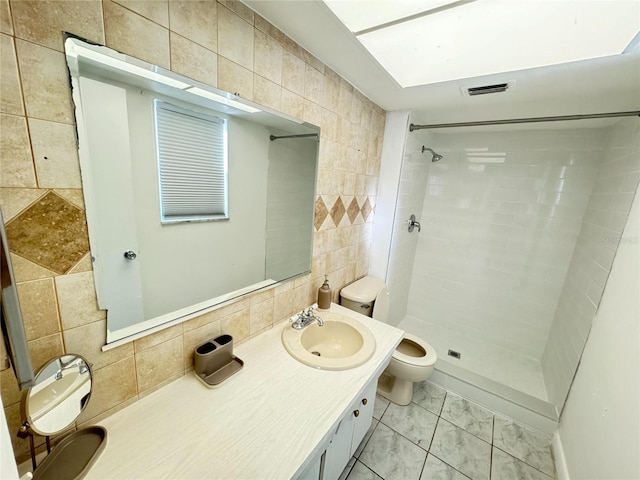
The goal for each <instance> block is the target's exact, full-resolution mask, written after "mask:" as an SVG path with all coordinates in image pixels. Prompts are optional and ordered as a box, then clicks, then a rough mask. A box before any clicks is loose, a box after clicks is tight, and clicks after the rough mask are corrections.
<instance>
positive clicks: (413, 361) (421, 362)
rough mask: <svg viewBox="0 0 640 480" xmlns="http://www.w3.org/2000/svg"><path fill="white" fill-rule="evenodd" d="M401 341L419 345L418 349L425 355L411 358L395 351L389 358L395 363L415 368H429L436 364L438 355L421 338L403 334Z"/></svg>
mask: <svg viewBox="0 0 640 480" xmlns="http://www.w3.org/2000/svg"><path fill="white" fill-rule="evenodd" d="M403 340H409V341H411V342H413V343H415V344H417V345H419V346H420V348H422V349H423V350H424V351H425V352H426V355H424V356H422V357H413V356H411V355H407V354H404V353H402V352H400V351H398V350H397V349H396V350H394V352H393V355H392V356H391V357H392V358H393V359H395V360H396V361H398V362H402V363H406V364H407V365H414V366H416V367H431V366H433V365H434V364H435V363H436V360H438V355H437V354H436V351H435V349H434V348H433V347H432V346H431V345H429V344H428V343H427V342H425V341H424V340H423V339H422V338H420V337H418V336H416V335H412V334H410V333H407V332H405V334H404V337H403Z"/></svg>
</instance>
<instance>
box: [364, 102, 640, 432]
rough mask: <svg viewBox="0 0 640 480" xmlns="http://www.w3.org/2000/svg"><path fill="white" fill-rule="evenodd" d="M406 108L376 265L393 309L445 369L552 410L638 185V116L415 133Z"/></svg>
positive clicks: (394, 317)
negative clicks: (382, 252) (389, 213)
mask: <svg viewBox="0 0 640 480" xmlns="http://www.w3.org/2000/svg"><path fill="white" fill-rule="evenodd" d="M395 113H396V114H397V113H398V112H395ZM404 114H405V119H404V120H402V118H401V116H400V117H396V123H398V121H397V120H398V118H400V122H399V123H398V124H399V125H400V126H401V127H404V128H399V129H398V130H397V131H399V130H404V132H403V135H404V138H405V141H404V144H403V145H402V149H399V150H397V151H398V152H400V151H403V153H402V155H398V156H396V157H397V159H396V160H395V161H396V162H399V157H400V156H401V157H402V161H401V165H400V168H399V169H397V173H396V176H395V177H394V175H389V176H388V177H387V180H386V182H387V184H388V187H389V186H392V185H393V182H394V181H396V180H397V188H396V189H395V191H391V190H392V189H391V188H387V192H388V195H387V197H386V198H387V199H391V200H387V202H388V205H387V206H385V199H384V198H382V197H381V198H380V200H379V202H381V203H380V208H381V210H384V209H385V208H387V209H389V210H390V209H391V205H392V204H393V218H394V221H393V225H389V228H388V232H389V239H388V250H387V251H388V257H387V259H386V264H384V262H383V265H378V266H375V267H374V268H373V270H374V274H378V275H379V276H384V277H385V278H386V282H387V284H388V285H389V287H390V294H391V307H390V320H391V322H392V323H394V324H395V325H396V326H399V327H400V328H402V329H403V330H405V331H407V332H409V333H412V334H415V335H418V336H420V337H422V338H423V339H425V340H426V341H427V342H428V343H429V344H431V345H432V346H433V347H434V348H435V349H436V351H437V353H438V357H439V360H438V363H437V364H436V371H437V372H436V373H438V372H440V374H444V375H446V376H449V377H452V378H456V379H458V380H459V381H462V382H466V383H467V384H471V385H473V386H474V387H476V388H478V389H481V390H483V391H485V392H489V393H491V394H493V395H497V396H498V397H500V398H504V399H507V400H508V401H511V402H514V403H516V404H518V405H520V406H521V407H523V408H525V409H528V410H530V411H532V412H535V413H537V414H539V415H543V416H545V417H547V418H549V419H550V420H552V421H556V420H557V419H558V417H559V414H560V412H561V410H562V407H563V405H564V402H565V400H566V397H567V394H568V392H569V388H570V386H571V382H572V379H573V376H574V374H575V371H576V369H577V366H578V363H579V360H580V356H581V354H582V349H583V347H584V345H585V342H586V339H587V336H588V334H589V330H590V326H591V322H592V320H593V318H594V315H595V313H596V310H597V308H598V304H599V301H600V298H601V296H602V292H603V290H604V288H605V285H606V281H607V276H608V273H609V270H610V268H611V264H612V262H613V258H614V255H615V252H616V249H617V246H618V243H619V242H620V241H621V235H622V230H623V227H624V225H625V222H626V219H627V216H628V214H629V210H630V207H631V203H632V201H633V198H634V195H635V194H636V191H637V189H638V183H639V180H640V118H638V116H637V115H636V116H635V117H625V118H608V119H588V120H575V121H553V122H536V123H518V124H512V125H480V126H478V125H476V126H467V127H450V128H426V129H420V130H417V129H416V130H414V131H413V132H410V131H409V129H407V128H406V127H407V126H408V123H409V121H410V120H409V113H408V112H405V113H404ZM387 122H388V123H387V125H388V126H390V125H391V126H393V122H391V124H390V123H389V118H388V120H387ZM392 130H393V129H392ZM385 141H386V138H385ZM390 149H391V147H390V148H389V149H388V150H387V155H386V157H385V155H384V151H383V163H384V162H388V161H389V159H390V158H392V157H393V152H390ZM436 152H437V153H436ZM435 159H437V160H439V161H437V162H436V161H434V160H435ZM391 163H393V161H391ZM384 168H387V170H386V172H392V173H393V168H392V167H390V166H389V165H387V166H386V167H385V166H384V165H383V169H384ZM382 175H383V173H381V181H382V178H383V177H382ZM394 179H395V180H394ZM383 191H384V186H383V187H381V194H382V193H383ZM411 215H415V221H417V222H419V223H420V226H421V229H420V231H418V229H413V231H412V232H409V230H410V229H409V227H410V226H411V222H409V218H410V216H411ZM376 228H377V227H376ZM380 240H381V234H380V231H378V232H376V234H374V252H375V250H376V249H377V248H378V249H380V248H381V247H380V246H379V245H378V246H376V245H375V242H378V244H379V243H380ZM623 241H632V240H628V239H623ZM635 241H637V239H636V240H635ZM383 243H384V242H383Z"/></svg>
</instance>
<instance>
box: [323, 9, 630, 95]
mask: <svg viewBox="0 0 640 480" xmlns="http://www.w3.org/2000/svg"><path fill="white" fill-rule="evenodd" d="M330 3H337V4H342V3H346V4H349V6H350V7H349V8H352V9H356V8H359V7H360V6H361V7H362V8H363V11H362V13H363V15H364V17H365V18H366V19H367V20H366V21H365V20H362V21H361V22H360V23H354V21H353V20H350V22H351V26H350V25H349V24H347V26H350V28H352V31H362V30H367V31H366V32H363V33H362V34H360V35H357V37H356V38H358V39H359V40H360V42H361V43H362V44H363V45H364V46H365V47H366V48H367V50H368V51H369V52H370V53H371V54H372V55H373V56H374V58H375V59H376V60H377V61H378V62H379V63H380V64H381V65H382V66H383V67H384V68H385V69H386V70H387V71H388V72H389V74H390V75H391V76H392V77H393V78H394V79H395V80H396V81H397V82H398V83H399V84H400V85H401V86H402V87H412V86H417V85H424V84H432V83H438V82H445V81H450V80H459V79H465V78H471V77H478V76H482V75H490V74H495V73H503V72H511V71H517V70H524V69H529V68H535V67H541V66H548V65H557V64H563V63H567V62H572V61H578V60H586V59H592V58H598V57H605V56H609V55H616V54H620V53H622V51H623V50H624V49H625V47H626V46H627V45H628V44H629V42H631V40H632V39H633V37H634V36H635V35H636V34H637V32H638V30H640V2H637V1H633V0H631V1H629V0H608V1H593V0H583V1H577V0H477V1H475V2H469V3H465V2H454V3H455V5H451V2H446V3H449V4H450V7H452V8H447V9H439V10H436V11H435V12H432V13H429V14H426V15H421V16H418V17H417V18H415V17H414V18H413V19H409V20H408V21H404V22H398V23H395V24H392V25H390V26H386V27H384V28H380V29H375V28H372V27H375V25H372V24H371V21H372V19H374V18H379V19H382V20H376V21H381V23H382V24H384V23H387V22H388V21H389V19H390V18H391V17H390V16H389V15H387V14H386V13H385V12H387V10H388V8H389V6H390V5H393V6H397V7H398V8H397V10H398V12H397V15H396V16H398V15H399V16H400V17H401V18H405V17H406V15H405V13H407V12H409V11H414V13H415V10H417V9H418V4H419V3H421V4H422V7H424V4H426V3H430V2H417V1H413V0H411V1H407V2H405V1H393V2H369V1H367V2H357V1H354V2H341V1H340V0H331V1H330ZM440 3H445V2H440ZM367 6H368V8H370V9H376V8H379V11H378V13H376V12H366V11H365V10H366V8H367ZM401 7H402V8H401ZM405 7H406V8H405ZM410 7H411V8H410ZM412 9H413V10H412ZM400 11H402V12H403V13H400ZM350 14H351V15H354V17H355V16H356V15H355V13H354V12H351V13H350ZM376 15H379V16H378V17H376ZM409 15H411V14H409ZM400 17H398V18H400ZM343 21H344V20H343ZM365 25H366V26H365ZM361 27H364V28H361Z"/></svg>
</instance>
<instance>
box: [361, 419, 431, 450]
mask: <svg viewBox="0 0 640 480" xmlns="http://www.w3.org/2000/svg"><path fill="white" fill-rule="evenodd" d="M380 423H382V424H383V425H384V426H385V427H387V428H388V429H389V430H391V431H392V432H393V433H397V434H398V435H399V436H401V437H402V438H404V439H405V440H407V441H408V442H410V443H412V444H413V445H415V446H416V447H418V448H420V449H422V450H424V451H425V452H427V453H429V450H426V449H425V448H424V447H421V446H420V445H418V444H417V443H416V442H414V441H413V440H411V439H410V438H409V437H405V436H404V435H403V434H401V433H400V432H398V431H397V430H396V429H395V428H393V427H391V426H389V425H387V424H386V423H384V422H383V421H382V420H380ZM380 423H379V424H380ZM379 424H378V425H379ZM436 425H437V423H436ZM376 428H377V427H376ZM435 432H436V431H435V429H434V430H433V433H434V435H435ZM372 436H373V434H372ZM431 440H432V441H433V437H431ZM429 445H431V444H429Z"/></svg>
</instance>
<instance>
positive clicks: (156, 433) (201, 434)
mask: <svg viewBox="0 0 640 480" xmlns="http://www.w3.org/2000/svg"><path fill="white" fill-rule="evenodd" d="M331 312H334V313H340V314H343V315H348V316H351V317H353V318H356V319H358V320H361V321H363V323H364V324H365V325H366V326H367V327H368V328H369V330H370V331H371V333H373V335H374V337H375V339H376V350H375V352H374V354H373V357H372V358H371V359H370V360H369V361H368V362H366V363H365V364H364V365H361V366H359V367H356V368H353V369H350V370H342V371H326V370H317V369H314V368H311V367H308V366H306V365H303V364H302V363H300V362H298V361H297V360H295V359H293V358H292V357H291V356H290V355H289V354H288V353H287V352H286V351H285V349H284V347H283V346H282V343H281V341H280V335H281V332H282V328H284V325H285V324H284V323H281V324H278V325H275V326H274V327H273V328H272V329H270V330H267V331H265V332H264V333H262V334H260V335H258V336H256V337H254V338H252V339H250V340H248V341H247V342H245V343H243V344H241V345H238V346H237V347H234V354H235V355H237V356H238V357H239V358H240V359H242V360H243V361H244V368H243V369H242V371H240V372H239V373H238V374H236V375H235V376H234V377H231V378H230V379H229V380H227V381H226V382H225V383H223V384H222V385H221V386H220V387H219V388H216V389H209V388H207V387H205V386H204V385H203V384H202V383H200V381H199V380H198V379H197V378H196V377H195V374H194V373H190V374H187V375H185V376H184V377H182V378H180V379H179V380H176V381H175V382H172V383H171V384H169V385H167V386H165V387H163V388H161V389H160V390H158V391H157V392H154V393H152V394H151V395H149V396H147V397H145V398H143V399H142V400H140V401H138V402H136V403H134V404H133V405H130V406H129V407H126V408H125V409H123V410H121V411H119V412H117V413H115V414H114V415H112V416H111V417H108V418H107V419H105V420H103V421H102V422H100V423H99V424H100V425H102V426H104V427H105V428H106V429H107V446H106V448H105V450H104V451H103V452H102V454H101V455H100V457H99V458H98V460H97V461H96V463H95V464H94V466H93V467H92V468H91V470H90V471H89V472H88V474H87V476H86V478H87V479H101V480H102V479H108V478H114V479H123V478H135V479H140V478H170V479H197V478H207V479H214V478H215V479H267V478H272V479H282V480H284V479H289V478H291V477H293V476H294V475H295V474H296V473H298V472H300V471H302V469H304V468H305V467H306V466H307V464H308V463H309V462H311V460H313V458H314V457H315V455H316V454H317V453H319V451H320V448H321V446H322V445H323V444H324V442H325V440H326V439H328V437H329V434H330V432H331V431H332V429H333V428H335V426H336V425H337V423H338V421H339V420H340V419H341V418H342V417H343V415H344V414H345V413H346V411H347V409H348V408H349V407H350V405H351V403H352V402H353V401H354V399H356V397H357V396H358V395H359V394H360V393H361V392H362V391H363V390H364V387H365V386H366V385H367V383H368V382H369V381H370V380H371V379H373V378H374V376H377V375H379V374H380V373H381V372H382V370H383V369H384V368H385V367H386V365H387V363H388V361H389V359H390V358H391V354H392V353H393V350H394V349H395V347H396V346H397V345H398V343H400V340H401V339H402V335H403V332H402V330H399V329H397V328H395V327H392V326H390V325H386V324H384V323H381V322H378V321H375V320H372V319H370V318H367V317H363V316H362V315H360V314H358V313H355V312H352V311H350V310H347V309H345V308H343V307H341V306H339V305H335V304H332V306H331ZM318 313H319V315H320V316H322V311H320V312H318ZM287 325H288V324H287Z"/></svg>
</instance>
